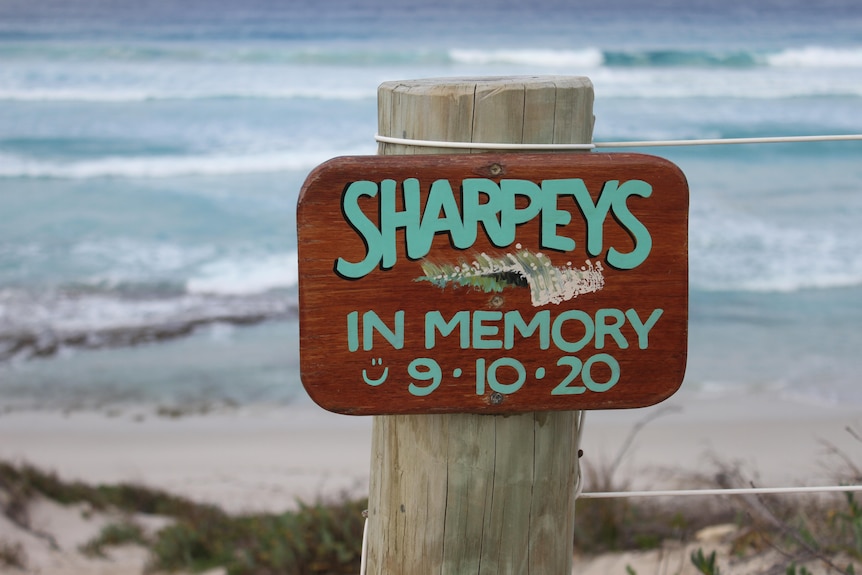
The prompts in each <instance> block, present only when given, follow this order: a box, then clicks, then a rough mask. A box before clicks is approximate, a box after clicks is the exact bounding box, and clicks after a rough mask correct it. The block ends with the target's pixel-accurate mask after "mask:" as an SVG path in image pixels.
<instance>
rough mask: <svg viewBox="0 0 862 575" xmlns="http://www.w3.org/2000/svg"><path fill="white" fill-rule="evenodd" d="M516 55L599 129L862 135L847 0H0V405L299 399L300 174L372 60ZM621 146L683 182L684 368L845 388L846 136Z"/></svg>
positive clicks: (430, 63)
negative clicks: (590, 111) (580, 95)
mask: <svg viewBox="0 0 862 575" xmlns="http://www.w3.org/2000/svg"><path fill="white" fill-rule="evenodd" d="M521 74H530V75H535V74H548V75H558V74H562V75H582V76H587V77H589V78H590V79H591V80H592V82H593V84H594V86H595V93H596V102H595V114H596V124H595V140H596V141H621V140H623V141H628V140H651V139H688V138H736V137H750V136H801V135H821V134H859V133H862V5H859V3H858V2H855V0H834V1H826V2H804V1H801V0H786V1H782V0H771V1H763V2H743V1H739V0H730V1H729V0H723V1H717V0H663V1H660V2H650V3H643V2H638V1H636V0H610V1H605V2H594V3H586V2H576V1H562V0H534V1H532V2H514V1H499V2H494V1H491V0H475V1H471V2H465V1H461V0H438V1H435V2H427V3H421V2H418V1H415V0H407V1H403V2H392V3H390V2H382V1H380V0H335V1H323V2H310V1H281V2H277V1H275V0H243V1H242V2H239V1H238V0H234V1H227V0H217V1H216V0H212V1H211V0H206V1H204V0H192V1H188V2H176V1H173V0H150V1H140V0H137V1H134V2H133V1H131V0H118V1H116V2H110V3H109V2H104V1H102V0H73V1H68V0H66V1H60V0H43V1H40V2H25V1H23V0H5V1H4V2H0V407H2V408H6V409H19V408H39V409H77V408H112V407H118V406H122V405H127V404H136V405H139V404H142V403H143V404H146V405H152V406H169V407H177V408H183V409H197V408H213V407H219V406H236V405H239V406H242V405H251V404H267V405H287V404H297V403H308V402H310V400H309V399H308V398H307V396H306V394H305V392H304V391H303V389H302V387H301V384H300V379H299V368H298V362H299V359H298V324H297V270H296V265H297V262H296V260H297V255H296V253H297V252H296V223H295V220H296V214H295V210H296V201H297V195H298V192H299V189H300V186H301V185H302V183H303V181H304V179H305V176H306V175H307V174H308V172H309V171H310V170H311V169H312V168H314V166H316V165H317V164H319V163H321V162H323V161H325V160H327V159H329V158H333V157H336V156H341V155H353V154H374V153H376V144H375V142H374V139H373V137H374V133H375V131H376V106H377V101H376V89H377V86H378V85H379V84H380V83H381V82H383V81H387V80H402V79H412V78H433V77H452V76H500V75H521ZM630 151H638V152H645V153H652V154H656V155H660V156H662V157H665V158H668V159H670V160H672V161H673V162H675V163H676V164H677V165H679V166H680V168H681V169H682V170H683V172H684V173H685V174H686V177H687V179H688V181H689V186H690V194H691V211H690V237H689V243H690V286H691V291H690V294H691V302H690V326H689V330H690V338H689V351H688V354H689V359H688V370H687V373H686V378H685V382H684V383H683V388H682V389H683V390H684V391H685V392H687V393H693V394H704V395H709V394H720V395H728V394H733V395H738V396H740V398H743V399H741V401H744V397H745V395H746V394H750V393H770V394H775V395H776V396H781V397H784V398H789V399H793V400H797V401H800V402H808V403H817V404H822V403H827V404H837V403H841V404H844V405H846V404H858V405H862V379H860V378H862V376H860V374H862V353H859V350H860V349H862V329H860V326H862V160H860V158H862V142H832V143H805V144H797V143H794V144H789V143H784V144H768V145H767V144H757V145H742V146H704V147H688V148H660V149H633V150H630ZM321 311H322V313H325V310H321Z"/></svg>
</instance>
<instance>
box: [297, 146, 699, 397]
mask: <svg viewBox="0 0 862 575" xmlns="http://www.w3.org/2000/svg"><path fill="white" fill-rule="evenodd" d="M297 227H298V236H299V237H298V245H299V314H300V368H301V377H302V382H303V385H304V386H305V389H306V390H307V392H308V394H309V395H310V396H311V398H312V399H313V400H314V401H315V402H317V403H318V404H319V405H320V406H321V407H323V408H325V409H328V410H330V411H334V412H338V413H345V414H397V413H441V412H467V413H513V412H528V411H547V410H575V409H608V408H630V407H643V406H647V405H652V404H654V403H658V402H659V401H662V400H663V399H666V398H667V397H669V396H670V395H672V394H673V393H674V392H675V391H676V390H677V389H678V388H679V386H680V384H681V383H682V378H683V375H684V372H685V363H686V350H687V336H688V186H687V183H686V181H685V177H684V176H683V174H682V172H681V171H680V170H679V169H678V168H677V167H676V166H674V165H673V164H672V163H670V162H668V161H666V160H663V159H661V158H657V157H654V156H647V155H642V154H599V153H589V154H559V153H557V154H472V155H428V156H364V157H342V158H336V159H333V160H330V161H328V162H326V163H324V164H322V165H320V166H318V167H317V168H316V169H315V170H314V171H313V172H312V173H311V174H310V175H309V176H308V178H307V180H306V181H305V184H304V186H303V188H302V191H301V192H300V196H299V203H298V208H297Z"/></svg>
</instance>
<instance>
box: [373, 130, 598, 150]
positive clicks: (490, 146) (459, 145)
mask: <svg viewBox="0 0 862 575" xmlns="http://www.w3.org/2000/svg"><path fill="white" fill-rule="evenodd" d="M374 139H375V140H377V141H378V142H380V143H382V144H399V145H401V146H421V147H424V148H455V149H473V148H481V149H483V150H592V149H593V148H595V147H596V146H595V144H501V143H487V142H486V143H483V142H446V141H440V140H414V139H412V138H392V137H390V136H381V135H380V134H374Z"/></svg>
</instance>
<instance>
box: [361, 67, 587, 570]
mask: <svg viewBox="0 0 862 575" xmlns="http://www.w3.org/2000/svg"><path fill="white" fill-rule="evenodd" d="M592 103H593V89H592V84H591V83H590V81H589V80H588V79H587V78H580V77H547V76H537V77H515V78H491V79H444V80H415V81H414V80H411V81H399V82H387V83H384V84H382V85H381V86H380V88H379V90H378V123H379V126H378V128H379V133H380V134H381V135H384V136H390V137H399V138H411V139H422V140H437V141H441V140H442V141H457V142H494V143H498V142H499V143H536V144H545V143H590V142H591V141H592V128H593V112H592ZM481 151H483V150H481V149H473V150H460V152H481ZM457 152H459V150H454V149H446V148H422V147H414V146H404V145H394V144H381V145H380V149H379V153H380V154H386V155H398V154H433V153H457ZM577 421H578V412H571V411H570V412H540V413H526V414H520V415H510V416H502V415H472V414H454V415H394V416H376V417H375V418H374V426H373V436H372V456H371V484H370V494H369V504H368V505H369V509H368V517H369V523H368V558H367V573H368V574H374V575H381V574H386V575H406V574H422V575H426V574H432V573H433V574H440V575H452V574H457V575H467V574H474V573H475V574H502V573H512V574H518V575H522V574H542V575H547V574H550V575H564V574H565V575H567V574H569V573H571V571H572V556H573V549H572V542H573V537H574V533H573V532H574V513H575V496H574V489H575V481H576V478H577V466H578V460H577V453H576V452H577V446H578V439H579V433H580V430H579V429H577Z"/></svg>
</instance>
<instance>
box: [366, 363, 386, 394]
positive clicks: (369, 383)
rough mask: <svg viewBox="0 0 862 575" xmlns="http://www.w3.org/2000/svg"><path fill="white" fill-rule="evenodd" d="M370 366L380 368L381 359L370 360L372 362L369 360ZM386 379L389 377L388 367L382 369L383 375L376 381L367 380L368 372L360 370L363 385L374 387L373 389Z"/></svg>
mask: <svg viewBox="0 0 862 575" xmlns="http://www.w3.org/2000/svg"><path fill="white" fill-rule="evenodd" d="M371 365H372V366H375V365H380V366H382V365H383V358H374V359H372V360H371ZM387 377H389V368H388V367H386V368H384V369H383V375H381V376H380V377H378V378H377V379H369V378H368V370H366V369H363V370H362V379H363V381H365V383H367V384H368V385H372V386H374V387H377V386H378V385H380V384H381V383H383V382H384V381H386V378H387Z"/></svg>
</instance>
